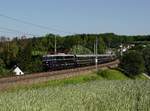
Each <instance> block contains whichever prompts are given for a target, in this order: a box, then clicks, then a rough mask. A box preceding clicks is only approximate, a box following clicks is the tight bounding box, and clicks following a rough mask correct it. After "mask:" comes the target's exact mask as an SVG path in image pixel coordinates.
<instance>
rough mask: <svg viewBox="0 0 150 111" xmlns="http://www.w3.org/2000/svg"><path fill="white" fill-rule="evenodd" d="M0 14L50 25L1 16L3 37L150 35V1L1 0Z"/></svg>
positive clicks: (0, 24) (0, 27)
mask: <svg viewBox="0 0 150 111" xmlns="http://www.w3.org/2000/svg"><path fill="white" fill-rule="evenodd" d="M0 14H3V15H6V16H9V17H13V18H17V19H19V20H23V21H27V22H30V23H33V24H38V25H42V26H46V27H48V28H47V29H46V28H45V29H44V28H39V27H35V26H32V25H29V24H24V23H21V22H17V21H15V20H11V19H8V18H6V17H3V16H0V36H2V35H3V36H12V37H13V36H21V35H23V34H26V33H30V34H33V35H37V36H38V35H45V34H47V33H54V34H59V35H70V34H79V33H108V32H113V33H116V34H120V35H147V34H150V0H0ZM6 28H7V29H8V28H9V29H13V30H17V31H19V32H12V31H10V30H5V29H6Z"/></svg>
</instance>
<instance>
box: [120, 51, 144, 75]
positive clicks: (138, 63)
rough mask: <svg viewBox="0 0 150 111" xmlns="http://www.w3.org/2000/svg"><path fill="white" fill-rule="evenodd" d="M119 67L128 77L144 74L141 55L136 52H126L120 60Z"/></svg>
mask: <svg viewBox="0 0 150 111" xmlns="http://www.w3.org/2000/svg"><path fill="white" fill-rule="evenodd" d="M120 67H121V68H122V69H123V70H124V71H125V72H126V73H127V74H128V75H129V76H135V75H139V74H141V73H142V72H144V69H145V67H144V59H143V57H142V54H141V53H140V52H137V51H128V52H126V53H125V54H124V55H123V56H122V58H121V60H120Z"/></svg>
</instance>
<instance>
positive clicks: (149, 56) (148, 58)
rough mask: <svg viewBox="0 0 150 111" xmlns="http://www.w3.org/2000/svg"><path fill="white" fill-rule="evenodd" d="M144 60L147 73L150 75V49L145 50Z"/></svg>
mask: <svg viewBox="0 0 150 111" xmlns="http://www.w3.org/2000/svg"><path fill="white" fill-rule="evenodd" d="M143 58H144V61H145V68H146V71H147V72H148V74H149V75H150V47H146V48H144V49H143Z"/></svg>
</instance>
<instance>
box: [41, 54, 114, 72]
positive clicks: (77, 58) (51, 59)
mask: <svg viewBox="0 0 150 111" xmlns="http://www.w3.org/2000/svg"><path fill="white" fill-rule="evenodd" d="M96 58H97V63H98V64H103V63H107V62H111V61H113V60H114V59H115V56H114V55H112V54H100V55H97V56H96V55H72V54H56V55H44V56H43V60H42V62H43V66H44V68H45V69H46V70H47V71H51V70H61V69H69V68H75V67H84V66H90V65H94V64H95V59H96Z"/></svg>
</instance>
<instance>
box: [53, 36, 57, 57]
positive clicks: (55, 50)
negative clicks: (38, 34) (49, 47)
mask: <svg viewBox="0 0 150 111" xmlns="http://www.w3.org/2000/svg"><path fill="white" fill-rule="evenodd" d="M54 52H55V55H56V54H57V40H56V35H55V49H54Z"/></svg>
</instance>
